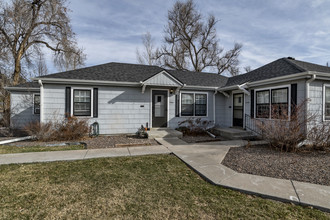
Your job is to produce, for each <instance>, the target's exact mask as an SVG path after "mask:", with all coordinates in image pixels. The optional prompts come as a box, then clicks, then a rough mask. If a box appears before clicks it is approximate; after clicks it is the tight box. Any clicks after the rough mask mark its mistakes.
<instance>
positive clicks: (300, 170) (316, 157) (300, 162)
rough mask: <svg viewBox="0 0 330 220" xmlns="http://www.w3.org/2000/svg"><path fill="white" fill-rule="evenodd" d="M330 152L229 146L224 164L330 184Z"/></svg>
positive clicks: (275, 175)
mask: <svg viewBox="0 0 330 220" xmlns="http://www.w3.org/2000/svg"><path fill="white" fill-rule="evenodd" d="M329 161H330V153H329V152H325V151H313V152H297V153H293V152H280V151H279V150H276V149H274V148H270V147H268V146H256V147H250V148H246V147H237V148H230V150H229V152H228V153H227V155H226V157H225V159H224V160H223V161H222V164H223V165H225V166H227V167H229V168H231V169H233V170H235V171H237V172H240V173H248V174H254V175H260V176H268V177H274V178H281V179H290V180H296V181H302V182H309V183H314V184H321V185H327V186H330V163H329Z"/></svg>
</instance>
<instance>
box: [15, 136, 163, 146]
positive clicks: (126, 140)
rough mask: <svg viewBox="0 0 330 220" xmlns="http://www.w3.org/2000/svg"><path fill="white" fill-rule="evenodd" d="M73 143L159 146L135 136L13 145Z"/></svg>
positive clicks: (30, 144)
mask: <svg viewBox="0 0 330 220" xmlns="http://www.w3.org/2000/svg"><path fill="white" fill-rule="evenodd" d="M72 142H84V143H86V144H87V148H88V149H97V148H113V147H127V145H132V146H134V145H135V146H141V145H144V146H146V145H158V143H157V142H156V141H155V140H154V139H144V138H137V137H136V136H135V135H115V136H99V137H95V138H89V137H87V138H84V139H82V140H77V141H51V142H40V141H21V142H16V143H13V144H11V145H14V146H22V147H23V146H24V147H25V146H45V145H50V144H52V145H55V144H61V143H72ZM116 145H117V146H116ZM123 145H125V146H123Z"/></svg>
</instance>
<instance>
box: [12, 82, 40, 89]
mask: <svg viewBox="0 0 330 220" xmlns="http://www.w3.org/2000/svg"><path fill="white" fill-rule="evenodd" d="M11 88H27V89H28V88H40V85H39V83H38V82H26V83H21V84H18V85H16V86H11Z"/></svg>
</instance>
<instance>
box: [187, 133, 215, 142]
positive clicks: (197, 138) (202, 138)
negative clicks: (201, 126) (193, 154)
mask: <svg viewBox="0 0 330 220" xmlns="http://www.w3.org/2000/svg"><path fill="white" fill-rule="evenodd" d="M181 139H182V140H183V141H185V142H187V143H200V142H211V141H221V139H220V138H218V137H216V138H213V137H210V136H209V135H207V134H206V135H184V136H183V137H182V138H181Z"/></svg>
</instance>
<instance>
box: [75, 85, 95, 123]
mask: <svg viewBox="0 0 330 220" xmlns="http://www.w3.org/2000/svg"><path fill="white" fill-rule="evenodd" d="M74 90H90V91H91V115H86V116H76V115H73V98H74V94H73V91H74ZM93 91H94V89H93V88H86V87H71V112H70V114H71V116H74V117H79V118H83V117H91V118H92V117H93V109H94V106H93V103H94V94H93Z"/></svg>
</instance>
